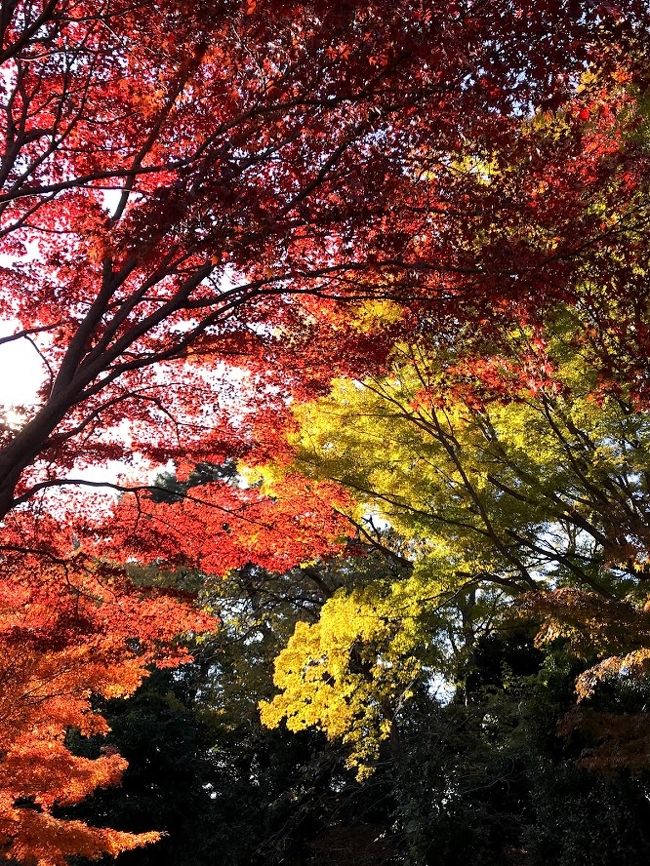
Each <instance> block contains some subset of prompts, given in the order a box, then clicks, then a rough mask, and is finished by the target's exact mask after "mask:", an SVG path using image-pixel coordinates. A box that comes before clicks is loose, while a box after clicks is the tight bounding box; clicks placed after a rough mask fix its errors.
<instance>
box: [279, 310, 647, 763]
mask: <svg viewBox="0 0 650 866" xmlns="http://www.w3.org/2000/svg"><path fill="white" fill-rule="evenodd" d="M573 326H574V320H573V316H572V315H568V316H566V314H565V315H560V314H556V318H555V322H554V323H553V326H552V328H549V330H548V331H547V332H546V334H545V339H542V338H541V337H540V336H539V335H535V334H534V332H531V331H530V330H528V331H527V330H526V329H521V330H519V331H518V332H515V333H513V334H511V336H510V341H509V346H508V350H509V351H508V354H505V353H504V352H502V351H499V350H501V349H502V348H503V345H502V344H501V343H499V344H497V346H496V347H495V346H493V354H492V355H491V356H490V355H489V354H488V352H487V351H486V348H487V347H486V344H485V342H484V344H483V345H484V351H483V354H482V357H481V356H477V355H476V354H474V353H473V352H472V350H471V347H470V355H469V357H465V354H464V353H465V351H466V349H467V344H454V345H452V346H446V345H442V346H441V345H439V341H438V339H437V337H436V338H434V339H433V340H430V341H429V340H426V339H422V340H421V341H420V342H419V343H418V344H414V345H410V346H409V345H406V346H403V347H402V349H401V351H400V352H399V354H398V355H397V357H396V360H395V364H394V368H393V370H392V372H391V374H390V375H389V376H386V377H382V378H375V379H367V380H365V381H363V382H360V381H350V380H345V379H342V380H340V381H338V382H337V383H336V384H335V385H334V387H333V390H332V392H331V394H330V395H328V396H327V397H322V398H320V399H319V400H317V401H315V402H313V403H312V404H304V405H303V406H301V407H298V408H297V409H296V410H295V412H296V416H297V418H298V420H299V422H300V423H299V428H298V430H297V431H296V432H295V433H294V434H293V442H294V445H295V447H296V449H297V455H296V463H295V464H294V465H293V467H291V471H294V472H295V470H296V468H297V467H300V468H301V469H302V471H304V472H305V473H306V474H308V476H309V477H311V478H315V479H319V480H324V479H327V480H329V481H330V482H331V481H336V482H337V483H339V484H340V485H341V486H342V487H343V488H345V489H346V490H347V491H348V492H349V493H350V494H352V496H353V500H352V503H351V507H350V506H348V513H349V515H350V517H351V520H352V521H353V522H354V523H355V524H356V525H357V526H358V529H359V532H360V533H361V535H362V537H364V538H365V539H366V540H367V541H369V542H372V541H373V540H374V541H375V543H376V544H377V546H378V547H379V548H380V549H381V548H384V549H385V548H388V550H392V553H393V555H394V556H396V557H400V558H403V559H406V560H410V561H411V562H412V564H413V567H412V570H409V569H408V568H406V569H405V570H403V571H402V573H401V574H398V575H397V576H396V577H389V578H388V579H386V578H384V579H382V580H378V581H375V582H374V583H372V584H371V585H369V586H363V587H359V588H356V587H351V588H345V589H342V590H341V591H340V592H339V593H337V594H336V595H335V596H334V597H333V598H332V599H330V600H328V601H327V602H326V604H325V605H324V607H323V610H322V613H321V617H320V620H319V621H318V622H317V623H315V624H308V623H302V624H299V625H298V626H297V628H296V631H295V633H294V635H293V636H292V638H291V640H290V641H289V644H288V646H287V648H286V649H285V650H284V651H283V652H282V653H281V654H280V655H279V657H278V659H277V663H276V685H277V686H278V688H279V694H278V695H276V697H275V698H274V699H273V701H272V702H271V703H269V704H264V705H263V709H262V712H263V719H264V720H265V721H266V722H267V723H268V724H271V725H277V724H278V723H279V722H280V721H281V720H283V719H286V723H287V725H288V726H289V727H290V728H295V729H302V728H304V727H307V726H310V725H316V726H319V727H322V728H323V729H324V730H325V731H326V732H327V733H328V734H329V735H330V736H332V737H343V739H344V741H345V742H347V743H349V744H350V745H351V747H352V748H351V753H350V758H351V761H352V762H353V763H356V764H358V765H360V766H361V768H362V771H364V768H365V767H367V766H372V763H373V761H374V760H376V758H377V756H378V755H379V753H380V748H381V743H382V742H383V741H385V740H386V739H387V738H388V737H389V734H390V730H391V723H392V720H393V719H394V717H395V714H396V713H397V712H398V710H399V707H400V705H401V704H402V702H403V701H404V700H405V699H407V698H408V697H409V696H411V694H412V683H413V682H416V681H417V680H418V677H420V676H423V675H424V673H423V672H426V673H427V674H428V675H429V676H431V675H437V676H445V675H446V676H450V675H451V676H453V677H459V679H461V680H462V679H464V675H463V673H462V671H463V663H462V658H463V656H465V657H467V656H468V654H470V655H471V653H472V651H473V647H474V646H475V644H476V641H477V640H478V639H479V638H480V636H481V635H482V634H484V633H486V632H488V633H489V631H490V630H491V629H492V628H493V627H494V623H495V621H498V620H499V618H500V617H501V616H503V614H504V612H505V613H507V612H508V611H510V610H511V608H512V606H513V603H515V604H516V603H518V602H522V601H523V604H524V607H525V608H526V609H528V610H532V611H533V612H535V613H536V614H537V615H538V617H540V618H541V619H542V621H546V623H547V624H546V626H545V632H544V633H541V634H540V639H543V638H544V634H546V635H547V637H548V639H550V640H553V639H555V638H557V637H559V636H561V635H563V634H565V633H566V635H567V636H568V637H569V639H570V641H571V643H572V644H573V645H574V648H575V649H579V650H580V651H581V652H582V654H583V656H584V657H586V658H591V659H592V660H593V661H595V660H598V661H599V664H598V665H597V667H593V668H590V670H588V671H587V672H585V673H583V674H582V676H581V678H580V679H579V680H578V683H577V685H578V688H579V690H580V692H581V694H582V697H583V698H584V697H588V696H589V695H590V694H591V692H592V691H593V689H594V688H595V685H596V683H597V682H598V681H599V680H606V679H608V678H610V679H611V678H615V677H617V676H620V673H621V671H623V672H627V674H628V675H633V674H637V675H638V674H643V673H644V672H645V671H646V670H647V652H648V650H647V646H648V641H647V638H646V634H647V625H646V624H645V623H646V618H647V613H646V612H645V608H644V605H645V604H646V603H647V589H646V586H645V581H646V564H647V560H648V538H649V537H650V533H649V525H648V514H649V513H650V505H649V503H648V495H649V490H648V461H647V448H646V445H645V443H646V440H647V436H648V413H647V410H645V409H643V408H635V407H634V405H633V403H632V401H631V400H630V398H629V397H628V396H627V395H626V394H625V393H622V392H619V393H611V394H610V395H609V396H604V395H600V397H597V394H596V392H597V383H598V379H597V372H596V370H595V369H594V368H593V367H590V366H587V365H585V363H584V355H583V350H582V347H581V346H580V345H579V344H578V345H576V344H575V343H574V341H573V340H572V338H571V334H572V328H573ZM379 443H381V447H378V444H379ZM377 519H379V521H380V525H381V524H384V525H386V524H388V525H389V526H390V527H391V528H392V530H393V532H394V535H393V538H391V536H390V535H386V533H385V532H382V531H381V530H379V531H378V530H377V528H376V524H375V522H374V521H376V520H377ZM562 623H564V625H562ZM450 647H451V650H452V652H450ZM450 657H451V662H450ZM635 742H636V743H637V747H638V740H635Z"/></svg>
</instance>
